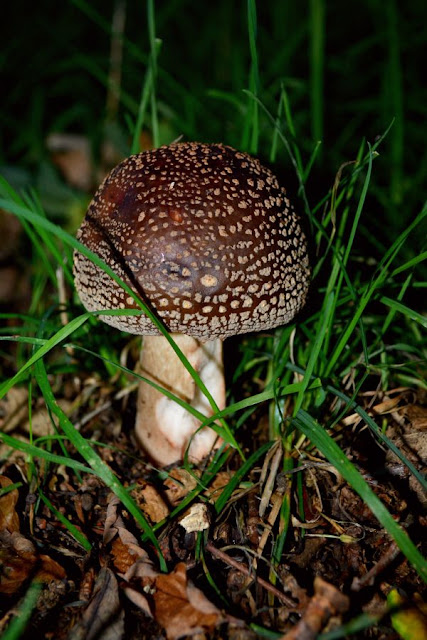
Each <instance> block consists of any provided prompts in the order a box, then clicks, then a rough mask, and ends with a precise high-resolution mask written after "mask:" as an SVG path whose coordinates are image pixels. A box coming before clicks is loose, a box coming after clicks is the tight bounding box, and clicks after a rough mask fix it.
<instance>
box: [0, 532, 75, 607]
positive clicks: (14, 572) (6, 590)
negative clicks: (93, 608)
mask: <svg viewBox="0 0 427 640" xmlns="http://www.w3.org/2000/svg"><path fill="white" fill-rule="evenodd" d="M0 569H1V570H0V593H3V594H6V595H13V594H14V593H16V592H17V591H18V590H19V589H20V587H21V586H22V584H23V583H24V582H25V581H26V580H28V578H30V577H33V578H34V579H35V580H39V581H40V582H50V581H51V580H64V579H65V577H66V573H65V571H64V569H63V568H62V567H61V565H60V564H58V563H57V562H56V561H55V560H52V558H50V557H49V556H47V555H43V554H42V555H38V554H37V552H36V549H35V547H34V545H33V544H32V542H30V540H28V539H27V538H25V537H24V536H23V535H21V534H20V533H19V532H18V531H14V532H13V533H9V532H8V531H6V530H3V531H1V532H0Z"/></svg>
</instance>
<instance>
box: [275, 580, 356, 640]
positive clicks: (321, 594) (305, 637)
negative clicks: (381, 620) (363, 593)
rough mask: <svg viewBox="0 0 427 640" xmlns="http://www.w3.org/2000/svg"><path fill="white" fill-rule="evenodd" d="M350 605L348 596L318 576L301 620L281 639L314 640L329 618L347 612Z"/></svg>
mask: <svg viewBox="0 0 427 640" xmlns="http://www.w3.org/2000/svg"><path fill="white" fill-rule="evenodd" d="M349 605H350V600H349V598H348V597H347V596H345V595H344V594H343V593H341V592H340V591H339V590H338V589H337V588H336V587H334V586H333V585H332V584H329V582H326V581H325V580H322V578H319V576H317V577H316V578H315V580H314V596H313V597H312V598H311V600H310V602H309V603H308V605H307V608H306V610H305V612H304V614H303V616H302V618H301V620H300V621H299V622H298V623H297V624H296V625H295V626H294V627H293V628H292V629H291V630H290V631H288V633H286V634H285V635H284V636H282V637H281V638H280V640H314V638H317V635H318V633H319V631H321V630H322V629H323V628H324V626H325V624H326V623H327V622H328V620H329V618H330V617H331V616H334V615H336V614H337V613H345V612H346V611H347V609H348V607H349Z"/></svg>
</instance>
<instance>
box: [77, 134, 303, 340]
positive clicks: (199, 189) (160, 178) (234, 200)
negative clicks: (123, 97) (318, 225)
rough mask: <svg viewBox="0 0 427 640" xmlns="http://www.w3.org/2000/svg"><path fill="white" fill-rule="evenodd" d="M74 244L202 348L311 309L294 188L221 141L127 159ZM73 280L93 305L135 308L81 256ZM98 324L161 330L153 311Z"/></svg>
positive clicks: (146, 331)
mask: <svg viewBox="0 0 427 640" xmlns="http://www.w3.org/2000/svg"><path fill="white" fill-rule="evenodd" d="M77 237H78V240H80V242H82V243H83V244H84V245H86V246H87V247H88V248H89V249H91V250H92V251H94V252H95V253H97V254H98V255H99V257H100V258H102V259H103V260H104V261H105V262H107V263H108V264H109V265H110V266H111V268H112V269H113V270H114V271H115V272H116V273H117V274H118V275H119V276H120V277H121V278H122V279H123V280H125V281H126V282H128V283H129V285H130V286H131V287H132V288H133V289H135V290H136V291H137V292H138V293H139V295H142V296H144V299H145V300H146V301H147V302H148V303H149V304H150V306H151V308H152V309H153V310H154V311H155V312H156V313H157V315H158V316H159V317H161V318H162V320H163V321H164V323H165V324H166V326H167V328H168V330H169V331H171V332H174V333H183V334H186V335H190V336H193V337H195V338H197V339H198V340H200V341H206V340H212V339H215V338H221V339H224V338H227V337H228V336H231V335H235V334H239V333H246V332H252V331H261V330H264V329H272V328H273V327H276V326H278V325H282V324H286V323H287V322H289V321H290V320H291V319H292V318H293V317H294V315H295V314H296V313H297V312H298V311H299V309H300V308H301V307H302V305H303V304H304V302H305V298H306V294H307V290H308V285H309V278H310V269H309V262H308V256H307V242H306V238H305V235H304V233H303V231H302V229H301V226H300V223H299V219H298V217H297V215H296V213H295V211H294V209H293V207H292V205H291V203H290V202H289V200H288V198H287V196H286V191H285V190H284V189H283V188H282V187H280V186H279V184H278V182H277V179H276V177H275V176H274V175H273V174H272V172H271V171H270V170H269V169H267V168H265V167H263V166H262V165H261V164H260V163H259V161H258V160H256V159H254V158H252V157H250V156H248V155H247V154H245V153H241V152H239V151H236V150H234V149H232V148H231V147H228V146H225V145H222V144H202V143H196V142H189V143H176V144H172V145H170V146H165V147H161V148H159V149H155V150H152V151H147V152H144V153H140V154H137V155H133V156H131V157H129V158H127V159H126V160H124V161H123V162H122V163H121V164H119V165H118V166H117V167H116V168H115V169H113V171H112V172H111V173H110V175H109V176H108V177H107V178H106V179H105V180H104V182H103V184H102V185H101V186H100V188H99V189H98V191H97V193H96V194H95V196H94V198H93V200H92V202H91V204H90V207H89V210H88V212H87V214H86V217H85V219H84V221H83V223H82V225H81V227H80V230H79V232H78V235H77ZM74 273H75V282H76V287H77V290H78V292H79V295H80V298H81V301H82V302H83V304H84V306H85V307H86V308H87V309H88V310H90V311H95V310H101V309H114V308H118V309H125V308H130V309H133V308H138V307H137V305H136V303H135V302H134V300H133V299H132V298H130V297H128V296H127V294H126V293H125V292H123V290H122V289H121V288H120V287H119V286H118V285H117V284H116V282H115V281H114V280H112V279H111V278H110V277H109V276H107V275H106V274H105V273H104V272H103V271H102V270H101V269H99V268H98V267H96V266H95V265H94V264H93V263H92V262H90V261H89V260H88V259H87V258H86V257H84V256H83V255H82V254H80V253H78V252H76V253H75V256H74ZM101 319H102V320H103V321H104V322H107V323H108V324H111V325H113V326H115V327H117V328H118V329H121V330H123V331H127V332H129V333H135V334H145V335H156V334H158V330H157V328H156V327H155V326H154V325H153V324H152V322H151V320H149V318H147V317H146V316H145V315H140V316H101Z"/></svg>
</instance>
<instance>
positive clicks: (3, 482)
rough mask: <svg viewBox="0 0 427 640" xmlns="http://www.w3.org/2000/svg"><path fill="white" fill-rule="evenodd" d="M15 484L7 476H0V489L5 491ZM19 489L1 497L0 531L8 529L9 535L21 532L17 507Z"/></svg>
mask: <svg viewBox="0 0 427 640" xmlns="http://www.w3.org/2000/svg"><path fill="white" fill-rule="evenodd" d="M11 484H13V483H12V481H11V480H10V479H9V478H7V477H6V476H0V488H1V489H5V488H6V487H10V485H11ZM18 497H19V494H18V489H12V490H11V491H8V492H7V493H5V494H4V495H2V496H0V531H3V530H4V529H6V530H7V531H9V533H13V532H14V531H19V517H18V514H17V512H16V509H15V506H16V503H17V502H18Z"/></svg>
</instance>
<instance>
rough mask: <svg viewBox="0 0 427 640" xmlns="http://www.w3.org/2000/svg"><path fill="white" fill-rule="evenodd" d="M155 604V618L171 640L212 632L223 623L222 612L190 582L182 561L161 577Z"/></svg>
mask: <svg viewBox="0 0 427 640" xmlns="http://www.w3.org/2000/svg"><path fill="white" fill-rule="evenodd" d="M154 604H155V613H154V615H155V618H156V620H157V622H158V623H159V624H160V625H161V626H162V627H163V628H164V629H165V630H166V636H167V638H168V640H177V638H181V637H182V636H191V635H195V634H196V633H201V632H203V631H212V630H213V629H214V628H215V627H216V626H217V625H219V624H221V623H222V622H223V621H224V618H223V616H222V614H221V611H220V610H219V609H217V608H216V606H215V605H214V604H212V602H210V601H209V600H208V599H207V598H206V597H205V596H204V595H203V593H202V591H200V589H198V588H197V587H195V586H194V585H193V584H192V583H191V582H189V581H188V579H187V572H186V568H185V564H184V563H182V562H181V563H179V564H178V565H177V566H176V567H175V569H174V570H173V571H172V573H169V574H168V575H159V576H158V578H157V580H156V591H155V593H154Z"/></svg>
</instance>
